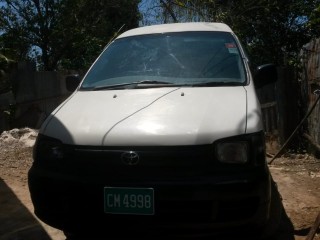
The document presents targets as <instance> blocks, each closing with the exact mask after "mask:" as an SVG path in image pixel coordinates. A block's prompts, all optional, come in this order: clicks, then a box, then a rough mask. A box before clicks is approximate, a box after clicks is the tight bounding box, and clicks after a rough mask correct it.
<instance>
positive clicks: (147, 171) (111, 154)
mask: <svg viewBox="0 0 320 240" xmlns="http://www.w3.org/2000/svg"><path fill="white" fill-rule="evenodd" d="M130 151H133V152H135V153H137V154H138V155H139V162H138V163H137V164H136V165H129V164H128V163H126V162H124V161H123V159H122V158H121V155H122V154H123V153H124V152H130ZM65 153H66V154H65V158H64V159H63V161H62V162H61V164H63V165H64V166H63V168H64V169H70V170H71V169H72V172H78V173H81V172H84V173H86V174H90V172H92V173H93V174H99V173H100V174H102V173H103V174H108V176H109V177H110V176H113V175H114V176H116V177H117V178H119V177H121V176H123V177H125V178H128V177H130V178H134V177H137V178H138V177H141V174H143V176H144V177H152V178H155V177H159V176H161V177H165V178H168V177H179V176H203V174H204V173H206V172H207V173H208V172H210V171H209V170H210V169H214V165H215V161H214V157H213V147H212V146H211V145H202V146H187V147H123V148H119V147H118V148H117V147H114V148H106V147H101V148H99V147H81V146H66V147H65Z"/></svg>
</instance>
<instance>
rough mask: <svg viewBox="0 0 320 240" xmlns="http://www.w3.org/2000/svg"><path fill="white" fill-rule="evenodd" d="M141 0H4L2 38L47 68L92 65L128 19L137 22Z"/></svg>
mask: <svg viewBox="0 0 320 240" xmlns="http://www.w3.org/2000/svg"><path fill="white" fill-rule="evenodd" d="M139 2H140V0H121V1H116V0H111V1H103V0H24V1H21V0H0V3H1V4H2V5H1V9H0V16H1V17H0V33H1V32H2V33H1V40H0V41H1V42H2V46H3V47H4V48H10V49H15V57H16V60H29V59H33V60H36V61H37V62H38V64H39V65H40V66H41V67H42V69H44V70H56V69H59V68H73V69H83V68H87V67H88V66H89V65H90V64H91V63H92V61H93V60H94V58H95V57H97V55H98V53H99V52H100V51H101V50H102V48H103V47H104V46H105V45H106V44H107V43H108V41H109V40H110V38H111V37H112V36H113V35H114V33H115V32H117V31H118V29H119V28H120V27H121V26H122V25H123V24H125V28H124V29H130V28H133V27H137V26H138V21H139V18H140V15H139V11H138V3H139Z"/></svg>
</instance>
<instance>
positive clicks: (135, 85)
mask: <svg viewBox="0 0 320 240" xmlns="http://www.w3.org/2000/svg"><path fill="white" fill-rule="evenodd" d="M140 84H147V85H148V84H151V85H152V84H159V85H163V84H165V85H167V84H172V83H170V82H165V81H153V80H143V81H137V82H131V83H120V84H114V85H106V86H96V87H93V88H92V90H93V91H99V90H104V89H123V88H124V87H127V86H133V88H135V87H137V86H139V85H140Z"/></svg>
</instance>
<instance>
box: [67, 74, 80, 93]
mask: <svg viewBox="0 0 320 240" xmlns="http://www.w3.org/2000/svg"><path fill="white" fill-rule="evenodd" d="M79 84H80V77H79V75H69V76H67V77H66V87H67V90H68V91H69V92H73V91H74V90H76V88H77V87H78V86H79Z"/></svg>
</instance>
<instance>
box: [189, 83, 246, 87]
mask: <svg viewBox="0 0 320 240" xmlns="http://www.w3.org/2000/svg"><path fill="white" fill-rule="evenodd" d="M192 86H193V87H215V86H243V83H242V82H203V83H195V84H192Z"/></svg>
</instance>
